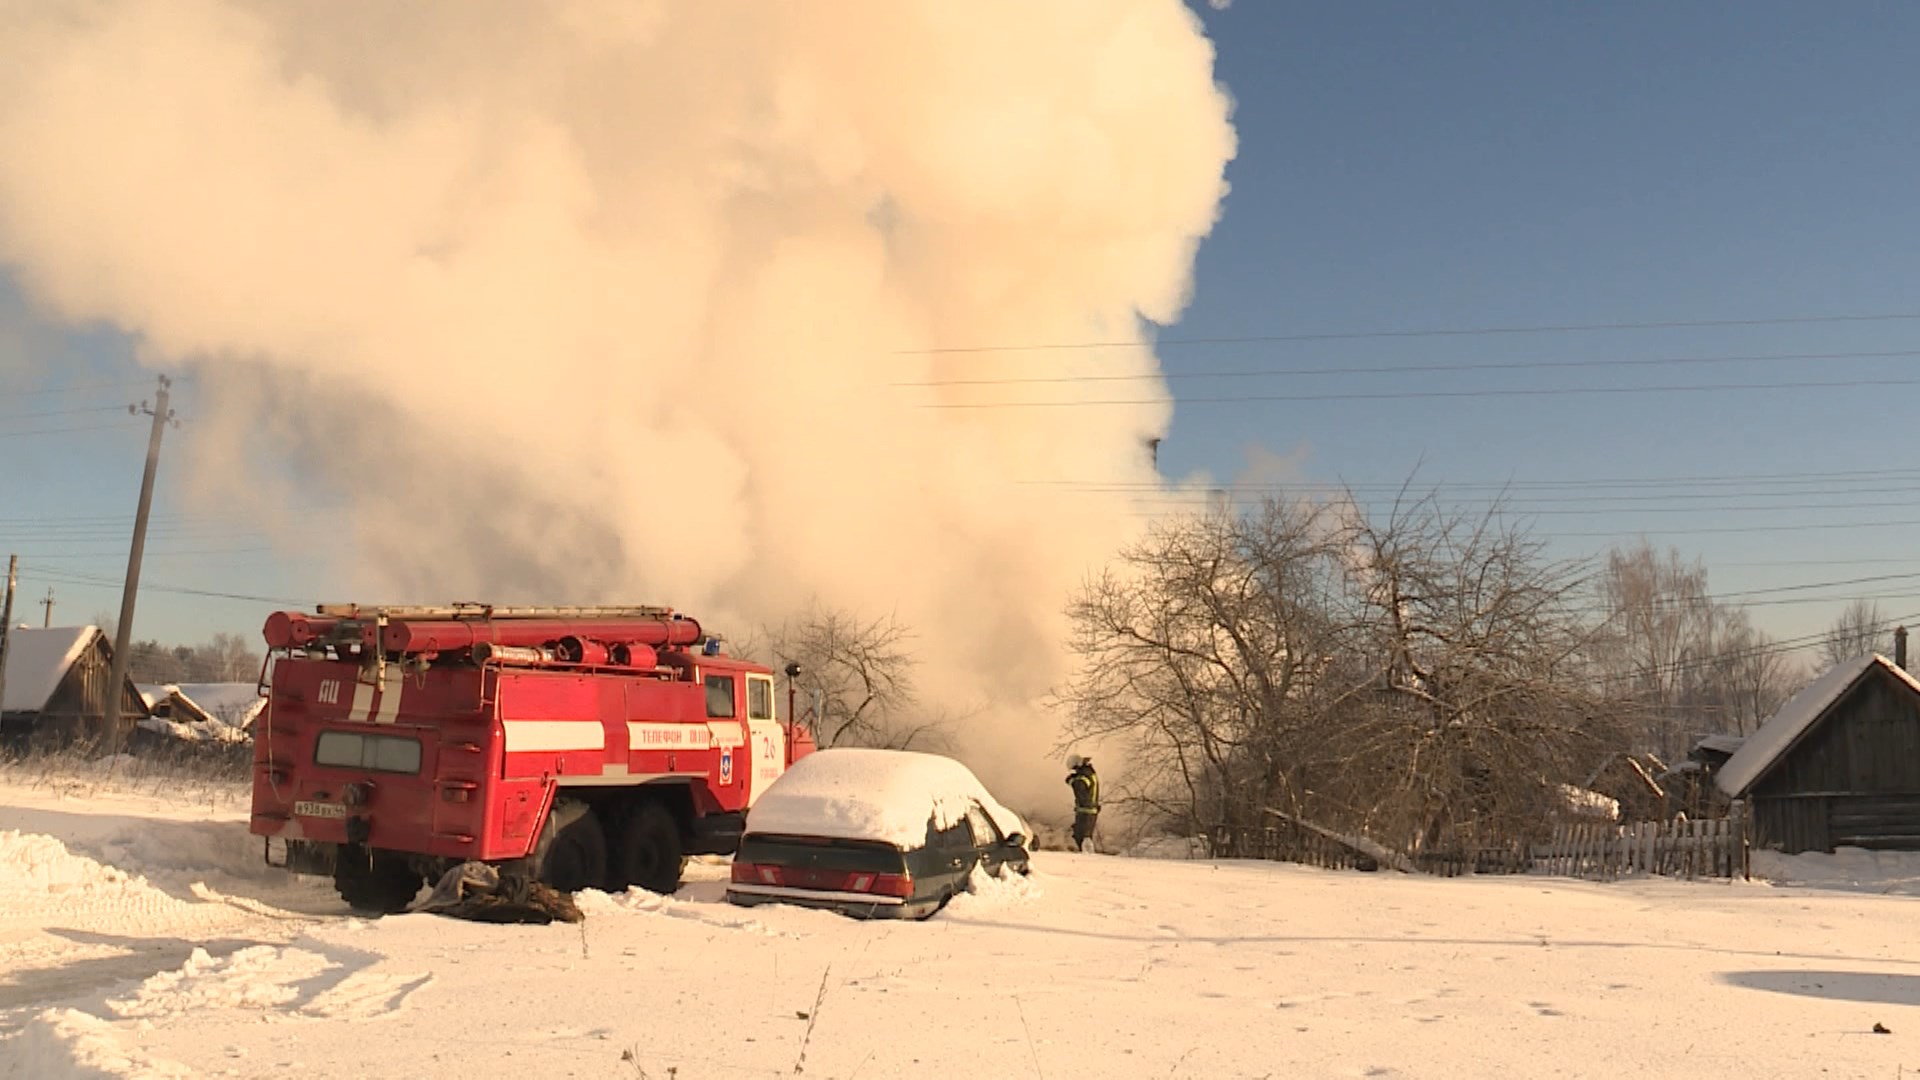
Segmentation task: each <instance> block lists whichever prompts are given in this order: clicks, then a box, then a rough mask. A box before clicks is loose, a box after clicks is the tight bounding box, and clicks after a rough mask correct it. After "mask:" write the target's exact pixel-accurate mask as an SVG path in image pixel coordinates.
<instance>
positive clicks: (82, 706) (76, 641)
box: [0, 626, 147, 749]
mask: <svg viewBox="0 0 1920 1080" xmlns="http://www.w3.org/2000/svg"><path fill="white" fill-rule="evenodd" d="M6 663H7V667H6V689H5V697H4V699H0V744H4V745H6V746H10V747H13V748H15V749H18V748H20V747H23V746H24V745H26V743H27V742H28V741H29V740H31V739H33V738H35V737H39V736H51V737H54V738H73V737H76V736H79V735H84V734H86V733H88V732H89V731H97V730H99V728H98V724H99V722H100V720H101V718H102V717H104V716H105V715H106V708H107V702H108V700H109V695H108V693H107V681H108V680H109V679H111V678H112V677H113V672H112V668H113V645H112V644H111V643H110V642H108V641H107V637H106V635H105V634H103V633H101V632H100V628H99V627H97V626H57V627H52V628H48V629H37V630H36V629H28V628H19V629H15V630H13V631H12V632H10V633H9V634H8V635H7V661H6ZM120 708H121V710H122V715H123V716H131V717H144V716H146V715H147V706H146V702H145V701H143V700H142V699H141V697H140V692H139V691H138V690H136V689H135V688H134V685H133V680H132V679H128V680H126V681H125V682H124V683H123V684H122V685H121V687H120Z"/></svg>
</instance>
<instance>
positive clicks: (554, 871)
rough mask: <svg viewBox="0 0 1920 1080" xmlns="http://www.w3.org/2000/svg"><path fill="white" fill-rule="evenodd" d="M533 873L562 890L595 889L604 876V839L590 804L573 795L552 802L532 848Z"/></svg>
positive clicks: (605, 840)
mask: <svg viewBox="0 0 1920 1080" xmlns="http://www.w3.org/2000/svg"><path fill="white" fill-rule="evenodd" d="M533 865H534V867H535V868H536V869H535V872H534V876H535V877H536V878H538V879H539V880H541V881H544V882H546V883H547V884H548V885H551V886H553V887H554V888H555V889H558V890H559V891H561V892H577V891H579V890H581V889H598V888H602V887H604V886H605V885H606V880H607V839H606V835H605V833H603V832H602V831H601V829H600V819H599V817H597V816H596V815H595V814H594V812H593V808H592V807H590V806H588V805H587V804H586V803H583V802H579V801H576V800H573V799H563V800H561V801H559V802H556V803H554V804H553V811H552V812H551V813H549V814H548V815H547V827H546V828H544V829H542V830H540V841H539V843H538V844H537V845H536V846H535V847H534V850H533Z"/></svg>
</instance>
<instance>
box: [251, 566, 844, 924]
mask: <svg viewBox="0 0 1920 1080" xmlns="http://www.w3.org/2000/svg"><path fill="white" fill-rule="evenodd" d="M264 634H265V637H266V641H267V646H268V649H269V653H270V667H269V674H268V681H269V687H268V691H267V707H266V710H265V711H264V712H263V713H262V715H261V716H260V718H259V719H258V720H256V721H255V724H254V781H253V814H252V824H251V829H252V831H253V832H254V833H255V834H257V835H259V836H262V837H265V838H266V841H267V858H268V860H269V861H273V860H274V857H275V854H276V853H281V854H282V857H283V858H284V861H285V864H286V865H287V866H288V867H289V868H290V869H293V870H297V871H302V872H307V873H331V874H332V876H333V880H334V884H335V886H336V887H337V888H338V889H339V892H340V895H341V896H342V897H343V898H344V899H346V900H347V901H348V903H350V904H351V905H353V906H354V907H355V908H357V909H360V910H365V911H376V912H387V911H398V910H401V909H403V908H404V907H405V906H406V905H407V904H408V902H410V901H411V900H412V899H413V898H414V896H415V894H416V893H417V892H418V891H419V889H420V886H421V885H422V884H423V883H425V882H429V881H432V880H437V878H438V877H439V875H440V874H442V873H444V872H445V871H446V870H447V869H449V868H451V867H454V866H457V865H460V864H462V863H466V862H470V861H478V862H485V863H492V864H496V865H498V866H499V867H500V868H501V871H502V873H503V874H506V875H519V876H522V877H524V878H526V879H531V880H538V881H542V882H545V883H547V884H548V885H551V886H553V887H554V888H557V889H561V890H574V889H580V888H587V887H593V888H604V889H611V890H618V889H624V888H626V887H627V886H629V885H639V886H641V887H643V888H647V889H651V890H654V891H656V892H672V891H673V890H674V889H675V888H677V887H678V886H679V882H680V875H681V871H682V869H683V868H684V865H685V859H686V856H688V855H694V854H707V853H715V854H725V853H731V852H732V851H734V850H735V848H736V847H737V846H738V844H739V839H740V833H741V830H742V827H743V825H744V822H745V817H746V811H747V808H748V807H749V806H750V805H751V804H752V803H753V800H754V798H755V797H756V796H757V795H758V794H759V793H760V792H761V791H762V790H764V789H765V788H766V786H767V785H768V784H770V783H771V782H772V781H773V780H774V779H775V778H777V777H778V776H779V775H780V774H781V773H782V772H784V771H785V770H786V768H787V766H788V765H789V764H791V763H792V762H793V761H794V760H796V759H797V758H799V757H800V756H801V755H803V754H805V753H807V752H809V751H810V750H812V748H813V739H812V736H811V735H810V734H809V733H808V732H807V731H806V729H805V728H804V727H801V726H799V725H796V724H793V723H792V722H791V721H790V720H789V721H788V722H786V723H782V722H781V721H780V720H778V719H777V718H776V715H775V699H776V695H775V682H774V673H773V672H772V671H771V670H769V669H767V668H765V667H762V666H760V665H758V664H754V663H752V662H749V661H747V660H743V659H739V658H735V657H730V656H727V655H725V654H724V652H722V651H721V648H720V642H719V641H718V640H717V639H714V638H711V637H708V636H707V635H706V634H705V633H704V632H703V631H702V630H701V627H700V624H699V623H698V622H697V621H695V620H694V619H691V618H688V617H686V616H684V615H681V614H678V613H676V612H673V611H672V610H670V609H666V608H651V607H631V608H501V607H491V606H488V605H479V604H463V605H455V606H451V607H443V608H402V607H386V608H381V607H368V606H362V605H357V604H338V605H334V604H330V605H322V606H320V607H319V608H318V609H317V610H316V613H315V614H313V615H308V614H305V613H303V612H296V611H280V612H275V613H274V614H273V615H272V616H270V617H269V618H268V619H267V624H266V628H265V630H264ZM789 674H791V673H789Z"/></svg>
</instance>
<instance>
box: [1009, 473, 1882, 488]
mask: <svg viewBox="0 0 1920 1080" xmlns="http://www.w3.org/2000/svg"><path fill="white" fill-rule="evenodd" d="M1853 477H1859V478H1865V477H1874V478H1887V477H1899V478H1906V479H1916V480H1920V469H1842V470H1836V471H1830V472H1785V473H1712V474H1699V475H1693V476H1687V475H1681V476H1618V477H1568V478H1565V479H1560V480H1515V479H1509V480H1469V481H1459V482H1448V483H1445V484H1435V485H1431V486H1432V487H1445V488H1448V489H1465V488H1492V489H1506V488H1533V487H1573V488H1577V487H1649V486H1654V485H1675V484H1719V483H1762V482H1769V483H1770V482H1776V481H1777V482H1781V483H1817V482H1823V481H1829V480H1844V479H1847V478H1853ZM1014 482H1015V483H1021V484H1064V485H1070V486H1071V485H1077V484H1096V483H1107V482H1108V481H1089V480H1067V479H1060V480H1035V479H1028V480H1016V481H1014ZM1133 486H1136V487H1146V488H1159V487H1161V486H1164V485H1162V484H1160V483H1153V482H1145V483H1137V484H1134V485H1133ZM1273 486H1275V487H1276V488H1281V489H1285V490H1296V489H1297V490H1306V489H1309V488H1312V489H1317V490H1327V491H1336V492H1339V491H1349V490H1352V491H1361V490H1385V491H1396V492H1397V491H1405V490H1409V488H1410V486H1411V485H1410V482H1409V480H1404V479H1403V480H1392V481H1377V482H1374V483H1346V482H1304V481H1303V482H1301V483H1298V484H1292V483H1278V484H1275V485H1273ZM1415 490H1417V489H1415Z"/></svg>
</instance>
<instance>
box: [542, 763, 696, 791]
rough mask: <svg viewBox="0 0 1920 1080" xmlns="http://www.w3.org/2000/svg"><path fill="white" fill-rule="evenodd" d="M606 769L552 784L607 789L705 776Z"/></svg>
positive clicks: (558, 779) (562, 778)
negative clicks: (606, 770)
mask: <svg viewBox="0 0 1920 1080" xmlns="http://www.w3.org/2000/svg"><path fill="white" fill-rule="evenodd" d="M607 768H608V769H609V771H608V772H603V773H568V774H564V775H561V776H556V777H554V778H553V782H554V783H556V784H558V785H560V786H561V787H596V786H597V787H608V786H618V785H626V784H645V783H650V782H652V781H654V780H673V779H686V778H690V777H697V776H705V775H707V774H706V773H705V772H704V771H699V770H696V771H692V772H689V771H688V770H686V769H681V770H680V771H679V772H650V773H630V772H626V771H624V770H623V771H621V772H612V771H610V770H612V769H613V768H615V766H611V765H609V766H608V767H607Z"/></svg>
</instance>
